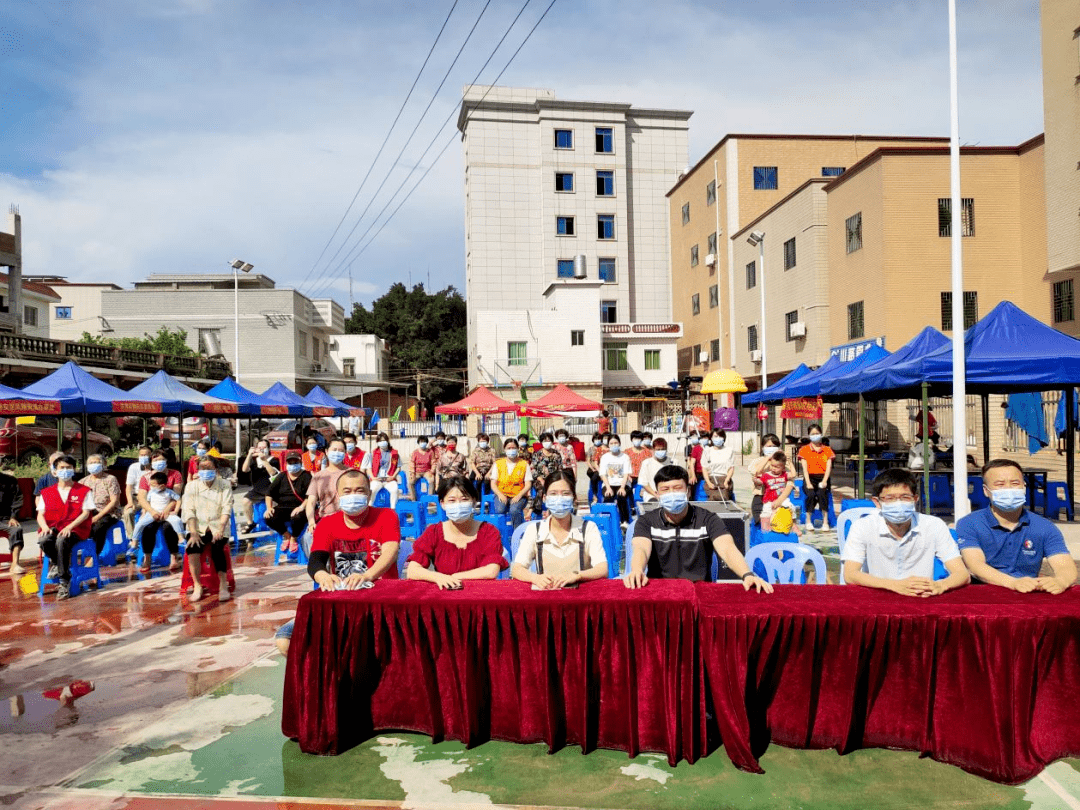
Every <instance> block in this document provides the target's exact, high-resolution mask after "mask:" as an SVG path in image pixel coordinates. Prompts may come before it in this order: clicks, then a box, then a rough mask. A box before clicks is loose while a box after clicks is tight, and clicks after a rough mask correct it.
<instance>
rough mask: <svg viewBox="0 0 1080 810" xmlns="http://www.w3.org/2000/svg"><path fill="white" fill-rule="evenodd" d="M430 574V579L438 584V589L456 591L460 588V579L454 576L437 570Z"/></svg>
mask: <svg viewBox="0 0 1080 810" xmlns="http://www.w3.org/2000/svg"><path fill="white" fill-rule="evenodd" d="M431 576H432V581H433V582H434V583H435V584H436V585H438V586H439V590H440V591H457V590H460V589H461V580H460V579H458V578H457V577H455V576H452V575H450V574H440V573H438V572H436V573H434V574H432V575H431Z"/></svg>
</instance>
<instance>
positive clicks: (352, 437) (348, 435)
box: [341, 433, 356, 442]
mask: <svg viewBox="0 0 1080 810" xmlns="http://www.w3.org/2000/svg"><path fill="white" fill-rule="evenodd" d="M341 438H343V439H352V440H353V441H354V442H355V441H356V434H355V433H346V434H344V435H343V436H342V437H341Z"/></svg>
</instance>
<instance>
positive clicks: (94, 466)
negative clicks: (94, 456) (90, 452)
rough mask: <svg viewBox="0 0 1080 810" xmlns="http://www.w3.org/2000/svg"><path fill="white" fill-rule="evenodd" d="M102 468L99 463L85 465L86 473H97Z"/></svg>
mask: <svg viewBox="0 0 1080 810" xmlns="http://www.w3.org/2000/svg"><path fill="white" fill-rule="evenodd" d="M102 469H103V468H102V466H101V465H100V464H87V465H86V471H87V472H88V473H90V474H91V475H97V474H98V473H99V472H101V470H102Z"/></svg>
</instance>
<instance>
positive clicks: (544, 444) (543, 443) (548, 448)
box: [540, 442, 551, 450]
mask: <svg viewBox="0 0 1080 810" xmlns="http://www.w3.org/2000/svg"><path fill="white" fill-rule="evenodd" d="M540 446H541V447H543V448H544V449H545V450H550V449H551V442H540Z"/></svg>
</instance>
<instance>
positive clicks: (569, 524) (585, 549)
mask: <svg viewBox="0 0 1080 810" xmlns="http://www.w3.org/2000/svg"><path fill="white" fill-rule="evenodd" d="M576 488H577V483H576V479H575V478H574V476H573V474H571V473H570V472H569V471H567V470H559V471H558V472H554V473H552V474H551V475H549V476H548V477H547V478H546V479H545V480H544V491H543V497H544V508H545V509H546V510H547V513H548V515H549V517H548V518H547V519H545V520H541V521H540V522H539V523H532V524H530V525H529V526H528V528H526V529H525V533H524V535H522V538H521V546H520V547H519V548H518V551H517V554H516V555H515V557H514V564H513V565H512V566H510V576H512V577H513V578H514V579H520V580H521V581H523V582H531V583H532V585H533V587H534V588H535V589H537V590H541V591H548V590H558V589H560V588H573V587H575V586H576V585H577V584H578V583H579V582H587V581H589V580H593V579H603V578H605V577H606V576H607V575H608V562H607V555H606V554H605V553H604V544H603V542H602V541H601V539H600V530H599V529H598V528H597V527H596V524H595V523H593V522H591V521H590V522H588V523H586V522H584V521H582V520H581V518H579V517H577V516H576V515H575V514H574V492H575V490H576ZM534 562H535V563H536V571H535V572H533V571H532V570H530V569H531V566H532V565H533V563H534Z"/></svg>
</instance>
